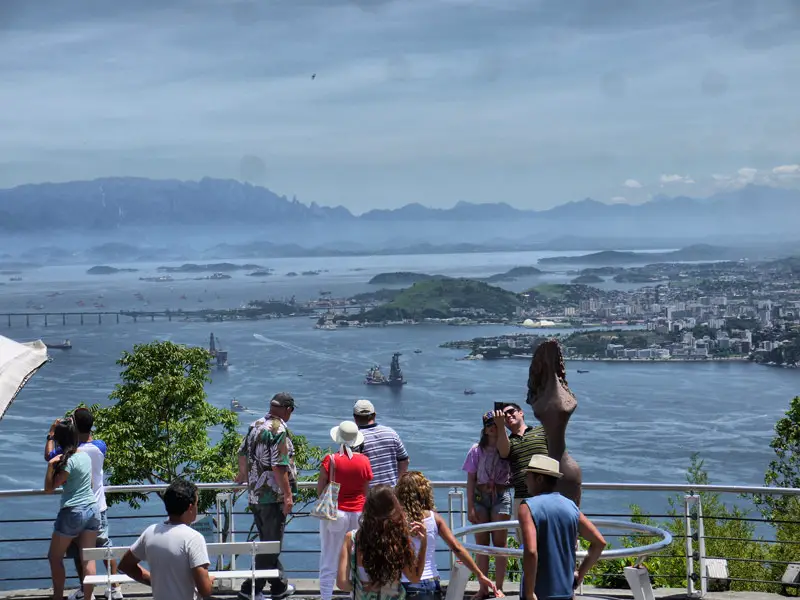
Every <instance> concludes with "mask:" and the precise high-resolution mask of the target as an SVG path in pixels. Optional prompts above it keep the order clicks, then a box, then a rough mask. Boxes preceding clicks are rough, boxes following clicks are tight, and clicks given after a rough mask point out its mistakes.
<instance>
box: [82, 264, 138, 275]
mask: <svg viewBox="0 0 800 600" xmlns="http://www.w3.org/2000/svg"><path fill="white" fill-rule="evenodd" d="M138 270H139V269H121V268H117V267H109V266H108V265H97V266H95V267H92V268H91V269H89V270H88V271H86V273H87V274H88V275H114V274H115V273H136V272H137V271H138Z"/></svg>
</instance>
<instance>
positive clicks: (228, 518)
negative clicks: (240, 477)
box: [216, 492, 233, 571]
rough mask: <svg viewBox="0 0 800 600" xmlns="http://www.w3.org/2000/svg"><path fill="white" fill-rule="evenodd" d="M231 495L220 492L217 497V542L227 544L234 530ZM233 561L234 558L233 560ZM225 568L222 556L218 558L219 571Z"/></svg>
mask: <svg viewBox="0 0 800 600" xmlns="http://www.w3.org/2000/svg"><path fill="white" fill-rule="evenodd" d="M231 498H232V496H231V493H230V492H219V493H218V494H217V496H216V501H217V542H219V543H221V544H225V543H227V542H228V541H230V535H231V531H232V530H233V526H232V519H233V511H232V510H231ZM231 561H233V558H231ZM223 567H224V561H223V559H222V556H220V555H218V556H217V571H221V570H222V568H223Z"/></svg>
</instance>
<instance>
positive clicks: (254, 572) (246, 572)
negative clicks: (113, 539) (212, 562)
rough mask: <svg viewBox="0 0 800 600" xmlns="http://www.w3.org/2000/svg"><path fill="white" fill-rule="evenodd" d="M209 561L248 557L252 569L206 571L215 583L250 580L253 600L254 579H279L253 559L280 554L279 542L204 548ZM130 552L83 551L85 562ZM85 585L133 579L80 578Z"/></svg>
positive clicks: (122, 549)
mask: <svg viewBox="0 0 800 600" xmlns="http://www.w3.org/2000/svg"><path fill="white" fill-rule="evenodd" d="M206 548H207V549H208V556H209V558H211V557H215V556H225V555H229V554H230V555H233V554H236V555H250V563H251V566H250V568H249V569H240V570H236V571H209V575H212V576H213V577H214V578H216V579H250V580H251V581H252V584H253V585H252V587H251V589H252V590H253V591H252V592H251V593H252V595H253V598H255V583H256V579H274V578H277V577H280V571H278V569H260V570H259V569H256V566H255V565H256V556H257V555H259V554H279V553H280V551H281V543H280V542H256V541H254V542H228V543H224V544H206ZM128 550H129V548H128V547H127V546H114V547H108V548H85V549H84V550H83V559H84V560H111V559H112V558H115V559H117V560H119V559H121V558H122V557H123V556H124V555H125V553H126V552H127V551H128ZM83 583H84V584H86V585H103V584H105V585H106V586H107V587H111V584H115V583H133V579H131V578H130V577H128V576H127V575H123V574H118V575H112V574H111V573H110V572H109V573H106V574H105V575H87V576H86V577H84V578H83Z"/></svg>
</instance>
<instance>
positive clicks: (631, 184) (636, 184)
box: [622, 179, 642, 189]
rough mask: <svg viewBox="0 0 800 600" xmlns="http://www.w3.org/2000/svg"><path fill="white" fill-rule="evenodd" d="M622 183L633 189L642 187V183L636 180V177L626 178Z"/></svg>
mask: <svg viewBox="0 0 800 600" xmlns="http://www.w3.org/2000/svg"><path fill="white" fill-rule="evenodd" d="M622 185H624V186H625V187H627V188H632V189H639V188H640V187H642V184H641V183H639V182H638V181H636V180H635V179H626V180H625V183H623V184H622Z"/></svg>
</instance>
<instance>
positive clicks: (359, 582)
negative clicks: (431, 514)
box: [336, 485, 427, 600]
mask: <svg viewBox="0 0 800 600" xmlns="http://www.w3.org/2000/svg"><path fill="white" fill-rule="evenodd" d="M412 537H417V538H419V540H420V544H421V546H420V551H419V553H418V554H415V552H414V548H413V546H412V543H411V540H412ZM426 544H427V542H426V539H425V526H424V525H422V524H421V523H411V524H410V525H409V524H408V522H407V521H406V516H405V514H404V513H403V508H402V507H401V506H400V503H399V502H398V501H397V497H396V496H395V494H394V490H392V488H391V487H390V486H388V485H376V486H375V487H373V488H371V489H370V490H369V493H368V494H367V501H366V502H365V503H364V510H363V512H362V513H361V521H360V527H359V528H358V529H357V530H353V531H350V532H348V533H347V535H346V536H345V540H344V543H343V544H342V550H341V552H340V553H339V570H338V573H337V578H336V585H338V586H339V589H340V590H343V591H345V592H353V599H354V600H376V599H378V598H380V600H402V599H403V598H405V589H404V588H403V586H402V585H400V578H401V577H403V576H405V577H407V578H408V579H409V580H410V581H419V580H420V578H421V577H422V572H423V570H424V568H425V550H426Z"/></svg>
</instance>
